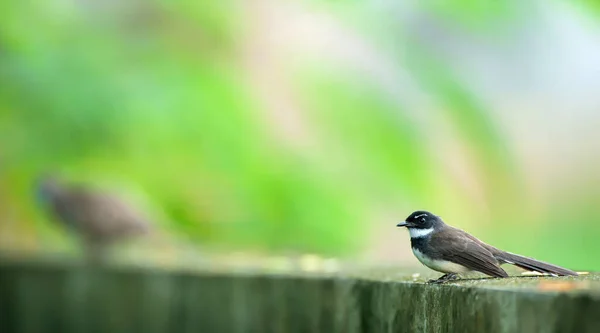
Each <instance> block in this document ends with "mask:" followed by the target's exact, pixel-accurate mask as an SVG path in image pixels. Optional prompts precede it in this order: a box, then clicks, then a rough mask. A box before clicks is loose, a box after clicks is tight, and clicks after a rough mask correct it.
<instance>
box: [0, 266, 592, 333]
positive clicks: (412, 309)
mask: <svg viewBox="0 0 600 333" xmlns="http://www.w3.org/2000/svg"><path fill="white" fill-rule="evenodd" d="M403 272H406V273H403ZM414 272H415V271H413V270H405V269H404V270H400V269H391V270H389V269H386V270H380V271H374V270H366V269H365V270H363V269H360V270H355V271H348V272H340V273H336V274H334V275H326V274H300V273H298V274H259V273H256V272H255V273H239V272H238V273H227V274H226V273H223V272H219V273H216V272H209V271H184V270H171V271H167V270H156V269H149V268H133V267H108V268H91V267H85V266H80V265H73V264H56V263H50V264H49V263H46V264H42V263H33V262H26V261H7V260H2V261H0V332H2V333H12V332H28V333H33V332H60V333H70V332H109V333H120V332H128V333H130V332H148V333H151V332H165V333H166V332H218V333H227V332H343V333H353V332H478V333H480V332H600V274H590V275H586V276H582V277H577V278H570V277H567V278H545V277H544V278H509V279H501V280H500V279H483V280H468V281H460V282H455V283H452V284H447V285H441V286H439V285H427V284H423V281H424V280H425V278H427V277H429V276H425V277H423V278H421V277H419V278H416V281H413V280H414V279H413V278H411V275H412V274H413V273H414ZM425 274H427V273H425Z"/></svg>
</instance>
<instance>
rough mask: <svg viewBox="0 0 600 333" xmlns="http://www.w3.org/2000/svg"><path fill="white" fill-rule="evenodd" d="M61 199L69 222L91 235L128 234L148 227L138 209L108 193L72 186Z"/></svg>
mask: <svg viewBox="0 0 600 333" xmlns="http://www.w3.org/2000/svg"><path fill="white" fill-rule="evenodd" d="M63 201H65V203H64V208H63V209H64V210H66V211H68V215H69V216H70V217H72V218H73V220H74V221H73V222H74V223H77V224H79V225H78V227H79V228H81V229H82V231H84V232H87V233H89V236H92V237H94V238H118V237H122V236H129V235H133V234H137V233H143V232H145V231H146V230H147V228H148V227H149V225H148V222H147V219H146V217H145V216H143V214H141V212H139V211H137V210H136V209H135V208H134V207H132V206H131V205H129V204H128V203H126V202H124V201H122V200H121V199H120V198H118V197H116V196H115V195H113V194H110V193H104V192H101V191H94V190H91V189H87V188H83V187H73V188H72V189H71V191H69V192H68V195H66V196H65V197H64V200H63Z"/></svg>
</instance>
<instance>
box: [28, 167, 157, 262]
mask: <svg viewBox="0 0 600 333" xmlns="http://www.w3.org/2000/svg"><path fill="white" fill-rule="evenodd" d="M36 192H37V196H38V199H39V200H40V201H41V203H42V204H43V205H44V206H45V207H46V208H47V210H48V211H49V212H50V213H51V215H52V216H53V217H54V218H55V219H56V220H57V221H58V222H60V223H62V224H63V225H64V226H65V227H67V228H69V229H71V230H74V231H75V232H76V233H77V234H78V235H79V236H80V237H81V238H82V241H83V243H84V246H85V251H86V254H87V256H88V259H90V260H92V261H97V260H99V259H102V258H101V256H102V252H103V251H104V249H105V248H106V247H108V246H109V245H111V244H113V243H114V242H116V241H120V240H123V239H125V238H130V237H133V236H137V235H142V234H145V233H147V232H149V230H150V224H149V222H148V220H147V218H146V217H145V216H144V215H143V214H142V213H141V212H140V211H138V210H136V209H135V208H134V207H133V206H131V205H130V204H128V203H126V202H125V201H123V200H122V199H121V198H118V197H117V196H116V195H114V194H111V193H107V192H103V191H98V190H93V189H91V188H87V187H84V186H82V185H76V184H67V183H65V182H62V181H60V180H59V179H58V178H56V177H54V176H50V175H44V176H41V177H40V178H39V179H38V181H37V183H36Z"/></svg>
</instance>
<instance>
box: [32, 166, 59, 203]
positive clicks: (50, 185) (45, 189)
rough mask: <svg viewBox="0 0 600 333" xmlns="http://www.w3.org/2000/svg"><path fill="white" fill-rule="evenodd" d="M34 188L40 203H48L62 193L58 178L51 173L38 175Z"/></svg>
mask: <svg viewBox="0 0 600 333" xmlns="http://www.w3.org/2000/svg"><path fill="white" fill-rule="evenodd" d="M33 187H34V192H35V196H36V199H37V200H38V202H40V203H48V202H49V201H51V200H52V199H53V198H54V197H55V196H56V195H57V194H58V193H59V192H60V191H61V185H60V181H59V179H58V177H57V176H55V175H53V174H50V173H43V174H40V175H38V176H37V178H36V179H35V180H34V183H33Z"/></svg>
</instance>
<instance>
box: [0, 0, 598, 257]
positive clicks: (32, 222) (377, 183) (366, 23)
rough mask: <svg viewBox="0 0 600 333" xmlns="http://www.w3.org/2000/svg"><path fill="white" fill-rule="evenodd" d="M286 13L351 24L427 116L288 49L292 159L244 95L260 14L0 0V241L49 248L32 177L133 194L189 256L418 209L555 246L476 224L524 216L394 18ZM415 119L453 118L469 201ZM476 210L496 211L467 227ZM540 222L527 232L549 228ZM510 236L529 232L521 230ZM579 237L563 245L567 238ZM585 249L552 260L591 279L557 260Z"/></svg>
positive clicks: (490, 128)
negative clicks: (301, 134)
mask: <svg viewBox="0 0 600 333" xmlns="http://www.w3.org/2000/svg"><path fill="white" fill-rule="evenodd" d="M298 3H299V4H300V3H302V4H304V3H311V4H312V5H314V4H315V3H318V4H320V5H322V6H321V7H319V8H327V10H328V11H329V12H328V14H329V16H328V17H329V18H331V19H333V20H335V18H336V17H338V18H340V22H352V21H353V20H352V19H348V20H347V21H344V20H342V19H341V17H344V18H346V19H347V18H348V17H353V16H354V17H360V18H361V19H359V20H355V21H354V22H353V23H355V25H354V27H355V28H357V30H359V32H356V35H355V36H352V37H356V38H358V39H360V40H361V41H362V40H366V41H367V42H365V43H364V44H360V45H361V47H364V48H367V47H372V48H373V49H374V50H371V51H373V54H379V53H378V52H384V53H385V52H387V54H386V55H387V56H389V58H390V59H393V60H394V61H396V62H397V63H398V64H400V65H399V66H401V67H402V68H404V69H407V70H408V72H409V74H410V76H411V77H412V78H413V79H414V81H415V84H416V86H417V87H418V89H420V90H421V91H423V92H424V93H425V94H426V95H427V96H429V97H431V99H432V100H433V105H434V106H435V107H434V109H432V110H420V109H415V107H414V104H411V103H408V101H402V98H400V99H393V98H391V96H390V95H389V94H388V93H385V92H384V91H383V90H382V89H381V86H380V85H378V84H377V83H376V82H372V81H369V80H367V79H364V80H363V77H362V76H363V74H362V73H359V72H358V71H356V70H355V68H351V67H352V66H350V65H347V66H345V65H343V64H342V62H343V61H340V63H337V62H336V60H335V59H334V60H331V59H330V60H323V59H318V61H316V63H318V65H316V64H315V62H314V61H313V62H311V61H308V59H309V58H310V57H309V56H307V57H306V58H303V57H302V56H303V55H297V57H298V59H293V60H294V61H295V62H296V63H295V65H298V64H300V65H298V66H299V68H300V70H298V71H296V72H294V73H296V74H298V75H295V76H293V77H292V78H291V79H290V82H291V83H290V87H288V88H290V89H291V91H293V92H294V93H295V94H296V95H297V96H298V100H299V101H297V104H299V105H301V107H299V109H300V110H302V112H301V113H302V116H303V117H304V118H305V120H306V124H304V126H305V127H306V128H308V131H307V133H306V136H308V137H309V138H310V140H308V141H309V142H312V144H311V145H309V146H308V147H304V148H298V147H295V146H293V145H291V144H289V142H288V141H287V139H286V138H283V137H281V134H278V133H279V132H277V131H276V130H275V129H274V127H278V126H279V125H280V124H278V123H277V121H281V119H279V120H278V119H277V118H276V117H274V116H273V113H269V112H266V111H265V109H266V108H268V107H266V106H265V103H264V100H263V99H264V96H263V97H262V98H261V96H258V95H259V94H257V93H256V90H255V89H254V88H255V86H256V85H258V83H257V82H258V81H260V80H258V79H257V78H256V77H253V76H252V74H249V73H252V71H250V70H248V68H247V67H248V66H249V65H248V64H247V62H248V60H247V59H246V58H245V57H247V55H246V54H245V52H247V51H246V46H247V44H249V43H251V42H252V41H253V39H254V38H255V37H256V36H254V35H253V34H254V33H256V32H255V31H254V30H252V29H250V28H249V27H253V25H259V23H260V22H261V20H262V19H263V18H260V17H259V18H253V17H250V16H251V15H253V13H255V12H252V11H249V10H248V9H249V7H245V6H243V5H242V4H240V3H237V2H231V1H202V2H201V3H196V2H192V1H177V2H167V1H159V0H154V1H136V0H132V1H125V2H119V1H112V0H111V1H103V2H97V1H96V2H94V1H85V0H71V1H41V0H34V1H25V2H14V1H13V2H3V3H2V4H0V13H1V14H0V86H1V87H2V89H0V184H1V185H2V187H1V189H2V191H1V192H0V221H1V222H0V233H1V234H4V235H10V236H7V237H2V238H0V245H2V246H5V243H6V242H8V240H7V239H8V238H10V239H11V244H12V245H11V246H15V247H32V246H33V247H35V246H36V245H31V244H38V243H40V242H42V241H44V240H50V242H56V243H60V242H61V239H63V238H61V237H55V236H53V235H54V229H53V227H52V226H50V225H49V224H47V223H45V218H43V217H42V216H41V215H40V214H39V211H38V208H37V207H36V206H35V203H34V202H33V200H32V195H31V191H32V189H31V182H32V180H33V179H34V178H35V176H36V175H37V174H38V173H39V172H41V171H44V170H57V171H59V172H60V173H62V174H64V175H66V176H68V178H70V179H73V180H79V181H83V182H89V183H98V182H102V181H104V180H110V181H115V180H117V181H118V182H119V183H120V184H121V185H122V186H124V187H131V188H132V189H134V190H135V191H140V192H143V193H144V196H145V199H146V200H147V201H148V203H149V204H150V206H152V207H153V210H154V212H155V214H156V220H157V223H159V224H160V226H161V227H162V228H164V229H165V230H168V231H169V232H173V233H175V234H178V235H179V236H180V237H186V238H188V239H190V240H191V241H193V242H196V243H198V244H203V245H213V246H218V247H226V248H228V249H254V250H260V251H312V252H319V253H325V254H336V255H343V254H348V253H356V252H357V251H358V250H361V249H364V248H365V247H366V246H369V245H370V244H369V238H368V237H366V235H367V234H368V233H369V232H370V231H371V229H372V227H373V226H374V225H375V223H376V222H375V221H374V220H375V219H378V220H377V223H379V222H381V215H383V216H385V217H388V216H389V215H388V214H394V215H395V216H396V219H401V218H403V217H405V216H404V215H408V213H410V211H412V210H414V209H421V208H426V209H430V210H432V211H434V212H437V211H444V212H448V215H449V217H450V218H454V220H455V221H456V220H459V218H463V219H464V222H460V223H462V226H465V225H467V224H478V223H479V224H480V225H479V226H478V227H479V234H484V235H485V236H488V238H487V239H488V240H490V241H496V242H497V243H498V245H499V246H502V245H507V246H512V247H513V248H515V247H516V246H519V245H521V247H518V249H526V250H529V251H530V253H531V254H533V255H537V254H542V255H543V254H544V253H548V252H551V250H552V249H551V244H553V241H554V240H555V239H557V238H560V237H563V236H561V235H560V233H556V234H553V233H552V232H548V233H547V234H546V233H544V234H545V235H547V236H544V237H540V238H543V239H540V240H539V241H536V242H535V243H532V244H531V245H530V246H529V247H527V245H525V246H522V244H518V241H517V240H514V238H513V237H511V234H512V231H510V230H506V229H505V230H502V229H501V228H496V229H492V228H489V226H490V225H493V223H494V224H496V223H497V225H505V226H507V228H513V227H516V226H517V225H518V224H519V223H521V222H524V220H527V219H528V218H531V217H533V216H534V215H535V214H533V213H531V212H530V210H531V209H530V203H529V202H528V201H527V193H526V191H525V190H524V189H523V186H522V185H521V184H522V182H523V178H522V177H523V174H522V172H521V170H520V169H519V163H518V161H517V157H516V156H515V153H514V151H513V148H512V147H511V146H510V145H509V144H508V143H507V140H506V134H505V133H503V129H502V128H501V127H500V126H499V125H498V124H497V122H496V120H495V117H494V115H493V111H492V110H493V108H492V107H490V106H489V105H486V104H485V102H484V101H483V99H481V98H479V97H478V96H477V94H476V93H475V91H476V90H475V89H473V87H472V83H471V82H466V81H464V80H463V79H462V78H461V77H460V76H458V75H456V73H455V72H454V71H453V69H452V68H451V66H449V65H448V63H447V62H446V61H445V59H443V57H440V56H438V55H437V54H436V53H435V52H434V51H433V50H431V49H428V48H427V47H425V46H423V45H421V44H420V43H419V41H418V40H417V39H416V38H412V36H407V31H403V30H402V28H399V27H398V26H395V25H394V24H395V22H394V21H392V22H391V23H390V18H388V19H387V20H385V21H384V20H382V22H378V21H377V20H376V19H374V18H373V17H366V16H365V15H364V14H362V13H363V10H368V9H369V7H368V4H367V3H366V2H361V1H351V2H347V3H346V2H326V1H325V2H324V1H310V2H298ZM269 4H270V3H269V2H264V3H261V4H258V3H257V4H256V5H257V6H259V5H262V6H269ZM515 6H519V3H518V2H514V3H513V2H489V3H485V4H484V3H482V2H478V1H467V0H453V1H434V2H430V3H428V4H427V5H424V6H423V10H425V11H427V12H430V13H432V14H433V17H438V18H441V19H442V20H450V21H454V22H458V23H459V24H461V25H462V27H463V28H466V29H471V30H472V31H480V32H482V31H486V30H487V27H490V26H498V25H501V24H506V22H511V20H515V19H517V18H518V17H520V16H517V15H518V14H519V11H518V10H516V7H515ZM348 8H350V9H353V10H347V11H346V9H348ZM267 12H268V11H267ZM307 12H309V11H307ZM276 13H279V12H276ZM371 13H372V12H371ZM336 15H337V16H336ZM361 15H362V16H361ZM389 15H390V17H392V16H393V15H392V14H391V13H390V14H389ZM257 21H258V22H259V23H257ZM357 21H360V22H358V23H357ZM482 33H483V32H482ZM265 34H267V35H268V36H271V32H269V33H265ZM273 34H275V32H273ZM374 34H377V35H374ZM314 37H315V38H317V37H318V36H314ZM369 41H375V42H374V43H373V44H370V43H368V42H369ZM385 43H391V44H393V45H391V46H390V45H387V49H386V47H385V45H384V46H382V44H385ZM400 45H404V46H407V47H399V46H400ZM378 46H382V47H381V49H377V47H378ZM282 48H283V47H282ZM382 50H384V51H382ZM351 51H352V50H348V53H351ZM267 52H268V50H265V53H267ZM261 56H262V55H261ZM265 59H270V58H268V57H265ZM286 60H288V59H286ZM313 60H314V59H313ZM371 60H372V59H371ZM368 61H369V60H364V62H368ZM372 61H373V62H377V60H372ZM270 65H271V64H267V67H268V66H270ZM286 65H288V64H287V63H286ZM389 71H390V72H391V76H394V75H396V74H398V73H395V72H393V71H394V69H389ZM290 72H291V70H290ZM290 76H291V75H290ZM273 90H275V89H273ZM272 94H273V95H275V94H277V92H275V91H272ZM267 95H268V96H267V98H270V97H272V96H271V95H270V94H267ZM403 102H406V103H403ZM275 112H284V113H285V111H282V110H275ZM422 113H431V114H433V115H434V116H435V117H439V118H441V119H443V120H444V121H445V122H446V123H447V124H449V126H450V128H451V134H452V135H453V137H452V138H451V140H455V141H456V142H457V144H458V145H460V146H461V147H462V148H464V154H465V156H466V157H465V159H468V160H470V161H472V165H471V166H470V167H471V169H469V171H472V173H473V174H472V175H470V176H471V177H472V179H473V180H474V182H476V183H478V185H479V186H480V187H481V188H482V189H483V190H482V192H483V194H482V195H481V197H478V195H473V194H465V185H464V184H463V183H464V181H461V180H458V179H457V178H458V177H457V176H456V175H454V174H452V171H449V169H450V168H449V167H448V166H447V165H446V163H445V162H444V161H441V159H440V156H447V155H442V154H441V151H440V148H438V147H436V146H434V145H433V146H432V144H435V142H436V141H432V137H435V136H436V135H435V134H436V133H433V131H438V129H436V127H435V126H433V125H430V124H427V123H422V122H419V121H418V120H417V119H416V118H418V117H415V115H418V114H422ZM281 126H282V127H283V125H281ZM449 140H450V139H449ZM134 184H135V185H134ZM482 202H483V203H484V204H480V203H482ZM574 205H575V204H574ZM584 206H585V207H584V208H582V209H584V210H583V211H582V212H581V214H580V215H581V218H582V219H584V220H586V221H589V220H590V216H592V214H591V213H589V212H590V211H591V210H592V209H593V205H587V206H586V205H584ZM551 211H552V210H551V209H548V210H547V212H551ZM486 214H492V215H493V216H494V217H492V218H487V219H486V218H483V219H481V220H480V218H482V217H485V216H487V215H486ZM466 215H468V216H466ZM542 215H543V216H537V218H538V220H537V221H541V220H542V219H546V220H548V221H550V222H548V223H554V222H552V221H556V220H554V219H553V218H554V216H553V217H549V216H551V215H552V214H550V213H547V215H544V214H542ZM556 216H560V215H556ZM593 216H595V215H593ZM444 217H446V216H444ZM480 221H483V222H480ZM388 222H389V224H390V226H392V225H393V224H394V222H395V221H388ZM460 223H459V226H461V225H460ZM556 223H557V224H559V222H556ZM453 224H454V223H453ZM591 228H592V227H591ZM595 228H596V230H597V227H595ZM498 229H500V230H498ZM523 230H529V231H531V232H534V230H538V228H537V227H536V223H531V224H529V225H528V226H527V227H525V228H524V229H523ZM553 230H556V229H553ZM394 231H395V230H394ZM40 235H41V236H40ZM398 237H405V235H402V234H399V235H398ZM565 237H566V236H565ZM15 239H23V241H22V242H21V241H15ZM40 239H41V240H40ZM576 242H577V235H571V236H569V237H568V241H567V243H576ZM587 242H590V240H587ZM535 245H538V246H535ZM586 246H587V245H585V246H583V245H582V246H581V247H578V248H576V249H575V250H573V251H570V252H569V251H567V252H564V256H563V257H560V258H559V261H558V262H557V263H562V264H566V263H569V262H572V263H573V264H577V265H580V266H584V265H587V266H592V267H596V268H600V266H597V264H595V263H593V262H592V260H590V259H586V258H583V259H577V260H571V259H570V258H569V255H575V254H577V253H582V252H583V251H585V250H586V248H585V247H586ZM589 246H592V244H589ZM552 253H558V252H556V251H552ZM558 255H561V256H562V255H563V254H561V253H558ZM561 260H562V262H560V261H561ZM594 265H596V266H594Z"/></svg>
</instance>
